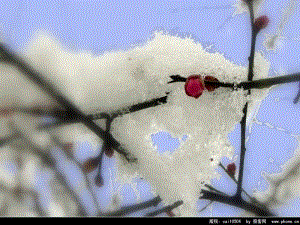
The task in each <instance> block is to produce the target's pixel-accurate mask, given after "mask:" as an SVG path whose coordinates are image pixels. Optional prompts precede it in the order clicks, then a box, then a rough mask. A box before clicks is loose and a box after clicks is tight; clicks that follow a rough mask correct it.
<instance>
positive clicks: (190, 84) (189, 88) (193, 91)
mask: <svg viewBox="0 0 300 225" xmlns="http://www.w3.org/2000/svg"><path fill="white" fill-rule="evenodd" d="M205 81H215V82H219V80H218V79H217V78H215V77H213V76H205V77H204V78H202V76H201V75H191V76H189V77H188V78H187V79H186V82H185V85H184V89H185V93H186V94H187V95H188V96H191V97H194V98H199V97H200V96H201V95H202V93H203V92H204V91H205V90H207V91H209V92H212V91H214V90H215V89H216V88H218V87H219V86H218V85H217V84H207V83H205Z"/></svg>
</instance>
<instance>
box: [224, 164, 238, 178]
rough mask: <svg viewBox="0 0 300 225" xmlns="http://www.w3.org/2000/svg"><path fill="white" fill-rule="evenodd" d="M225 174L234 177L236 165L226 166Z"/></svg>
mask: <svg viewBox="0 0 300 225" xmlns="http://www.w3.org/2000/svg"><path fill="white" fill-rule="evenodd" d="M226 170H227V172H228V174H229V175H230V176H234V175H235V171H236V165H235V163H230V164H228V165H227V169H226Z"/></svg>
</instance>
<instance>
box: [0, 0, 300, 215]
mask: <svg viewBox="0 0 300 225" xmlns="http://www.w3.org/2000/svg"><path fill="white" fill-rule="evenodd" d="M233 3H235V0H222V1H209V0H202V1H196V0H193V1H192V0H187V1H179V0H177V1H175V0H174V1H167V0H159V1H154V0H148V1H144V0H143V1H142V0H136V1H129V0H122V1H121V0H114V1H107V0H102V1H99V0H98V1H96V0H94V1H92V0H85V1H83V0H81V1H80V0H73V1H66V0H64V1H57V0H51V1H49V0H48V1H44V0H39V1H13V0H10V1H2V0H0V7H1V8H2V9H5V10H2V12H1V15H0V31H1V33H2V35H3V36H4V37H5V40H6V41H7V43H8V44H9V45H10V46H12V47H13V48H14V49H15V50H16V51H18V52H20V51H22V50H23V49H24V48H25V47H26V44H27V43H28V41H29V40H30V38H31V37H32V35H33V34H34V32H35V31H36V30H39V29H43V30H46V31H48V32H49V33H51V34H53V36H55V37H57V39H58V40H60V41H61V42H62V43H63V45H65V46H67V48H69V49H71V50H75V51H80V50H89V51H91V52H93V53H94V54H96V55H99V54H102V53H104V52H107V51H111V50H120V49H128V48H130V47H132V46H136V45H138V44H142V43H144V42H146V41H147V40H148V39H149V38H151V37H152V34H153V32H154V31H157V30H163V31H166V32H169V33H171V34H174V35H179V36H182V37H184V36H192V37H193V38H194V39H195V40H196V41H199V42H201V43H202V44H203V45H204V46H205V47H209V46H211V45H212V46H211V48H210V49H209V51H211V52H221V53H223V54H224V56H225V57H226V58H228V59H229V60H231V61H233V62H235V63H237V64H239V65H244V66H245V65H247V62H248V61H247V60H248V55H249V50H250V31H249V29H250V26H249V18H248V16H247V14H245V13H244V14H242V15H237V16H235V17H234V18H232V19H231V20H229V18H231V16H232V14H233V12H234V10H235V9H234V8H233V7H229V5H232V4H233ZM287 3H288V1H279V0H274V1H270V0H266V3H265V7H264V9H263V10H262V11H263V12H264V14H265V15H267V16H269V18H270V25H269V26H268V27H267V28H266V29H265V30H264V31H263V32H262V34H261V35H260V36H259V37H258V42H257V50H260V51H262V52H263V53H264V54H265V56H266V57H267V58H268V59H269V60H270V62H271V71H270V76H276V74H277V73H280V74H290V73H293V72H299V71H300V65H299V63H298V59H299V56H300V51H299V50H298V49H299V44H298V41H297V39H299V36H300V33H299V32H300V29H299V25H298V21H299V19H300V18H299V15H300V14H299V9H297V10H296V12H295V14H294V15H293V17H292V18H291V20H290V21H289V23H288V24H287V26H286V29H285V30H284V35H285V37H286V39H284V40H283V41H282V45H281V48H280V49H278V50H277V51H276V52H267V51H266V50H265V48H264V47H263V45H262V42H263V40H264V34H266V33H272V32H274V31H275V29H276V25H277V24H278V22H279V18H280V15H281V10H282V9H283V8H284V5H286V4H287ZM220 6H224V7H220ZM226 20H227V22H226V23H224V21H226ZM297 88H298V84H296V83H292V84H286V85H282V86H279V87H277V88H276V89H275V90H274V91H273V92H272V93H271V94H270V95H269V96H268V97H267V98H266V99H265V101H264V102H263V104H262V107H261V109H260V112H259V113H258V116H257V119H258V121H261V122H262V125H257V124H254V125H253V128H252V132H251V134H248V135H249V141H248V142H247V149H248V151H247V155H246V168H245V179H244V185H245V187H246V189H247V190H248V191H249V192H250V193H252V191H253V190H258V191H259V190H264V189H265V188H267V184H266V182H265V181H264V180H263V179H262V174H263V173H265V172H266V173H270V172H280V170H281V169H280V165H282V163H284V162H285V161H286V160H287V159H289V158H290V157H291V156H292V154H293V150H294V149H295V148H296V146H297V144H298V143H297V142H296V140H295V138H294V137H293V136H291V135H292V134H299V133H300V132H299V129H298V125H299V116H298V115H299V114H298V112H299V107H300V106H299V104H298V105H294V104H293V103H292V100H293V98H294V97H295V95H296V93H297ZM266 123H269V124H271V125H273V126H274V128H270V126H268V124H266ZM276 127H277V128H278V127H279V128H283V129H284V130H285V131H284V132H283V131H280V130H278V129H276ZM239 135H240V134H239V127H237V128H236V129H235V131H234V132H233V133H232V134H230V141H231V142H232V144H233V146H234V147H235V149H236V153H237V154H238V152H239V146H240V143H239V142H240V137H239ZM153 140H154V142H156V143H157V146H158V148H159V149H160V150H163V149H164V148H169V149H172V148H175V147H176V146H178V144H179V142H178V141H177V140H175V139H173V138H172V137H170V136H169V135H167V134H161V135H160V136H156V137H153ZM226 163H228V161H226V159H224V164H226ZM105 165H106V166H107V167H105V170H104V172H105V173H106V178H105V179H109V176H108V175H107V174H110V173H113V168H109V166H112V165H113V160H105ZM214 184H215V186H216V187H218V188H220V189H222V190H226V191H227V192H229V193H234V191H235V186H234V184H233V182H231V181H230V179H229V178H228V177H226V175H225V176H223V177H222V178H221V179H220V181H216V182H215V183H214ZM143 185H144V184H141V187H142V188H145V191H143V194H142V195H141V197H142V198H143V199H148V198H150V197H151V196H152V195H151V194H149V191H148V190H149V187H147V186H145V185H144V186H143ZM110 188H112V187H109V186H107V187H105V188H103V189H102V190H98V191H97V193H98V197H99V199H106V198H107V197H106V195H107V194H109V191H111V189H110ZM124 193H127V194H126V198H125V199H124V202H130V203H134V202H135V197H134V195H133V192H132V190H130V188H129V187H128V188H125V189H124ZM295 202H296V203H295V204H293V206H290V207H288V206H287V207H286V208H284V209H282V210H281V211H280V214H281V215H284V216H293V215H297V212H298V211H299V206H298V205H299V201H298V200H296V201H295ZM103 204H105V203H103ZM212 207H213V213H212V214H211V211H210V210H206V211H205V212H204V213H203V215H206V216H210V215H213V216H229V215H235V214H237V213H240V212H241V211H240V210H238V209H235V208H231V207H230V206H227V205H222V204H219V203H215V204H214V205H213V206H212ZM90 208H91V209H90V210H91V211H93V207H92V206H91V207H90ZM135 215H137V214H135Z"/></svg>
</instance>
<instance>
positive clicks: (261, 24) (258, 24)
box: [254, 16, 269, 32]
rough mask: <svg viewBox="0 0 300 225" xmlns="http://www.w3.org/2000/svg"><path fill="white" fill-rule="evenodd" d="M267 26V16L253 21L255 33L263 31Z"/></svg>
mask: <svg viewBox="0 0 300 225" xmlns="http://www.w3.org/2000/svg"><path fill="white" fill-rule="evenodd" d="M268 24H269V18H268V17H267V16H260V17H258V18H257V19H255V21H254V29H255V30H256V32H258V31H260V30H261V29H264V28H265V27H266V26H268Z"/></svg>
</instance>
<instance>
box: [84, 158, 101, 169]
mask: <svg viewBox="0 0 300 225" xmlns="http://www.w3.org/2000/svg"><path fill="white" fill-rule="evenodd" d="M99 162H100V160H99V158H98V157H97V158H90V159H88V160H87V161H86V162H85V163H84V164H83V167H82V168H83V172H86V173H90V172H92V171H94V170H95V169H96V168H97V167H98V165H99Z"/></svg>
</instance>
